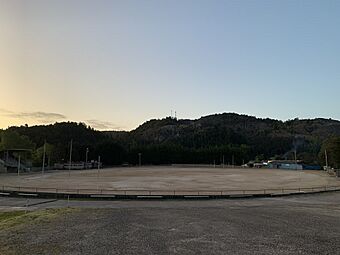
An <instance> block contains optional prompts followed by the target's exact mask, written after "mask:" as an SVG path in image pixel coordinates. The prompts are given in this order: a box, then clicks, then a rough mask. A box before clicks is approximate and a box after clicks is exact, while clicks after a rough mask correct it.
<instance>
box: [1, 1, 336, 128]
mask: <svg viewBox="0 0 340 255" xmlns="http://www.w3.org/2000/svg"><path fill="white" fill-rule="evenodd" d="M339 28H340V1H336V0H334V1H327V0H319V1H313V0H305V1H299V0H286V1H276V0H272V1H269V0H256V1H254V0H242V1H236V0H235V1H232V0H224V1H223V0H218V1H215V0H204V1H202V0H192V1H190V0H181V1H179V0H171V1H167V0H147V1H143V0H136V1H129V0H122V1H114V0H112V1H109V0H107V1H106V0H97V1H95V0H93V1H87V0H30V1H27V0H20V1H19V0H0V128H6V127H8V126H11V125H23V124H28V125H35V124H48V123H54V122H56V121H58V122H60V121H77V122H80V121H81V122H85V123H87V124H89V125H91V126H92V127H94V128H96V129H99V130H108V129H114V130H132V129H134V128H136V127H137V126H138V125H140V124H142V123H143V122H145V121H146V120H149V119H153V118H164V117H166V116H170V114H171V111H176V112H177V117H178V118H191V119H195V118H199V117H201V116H204V115H208V114H214V113H221V112H236V113H242V114H249V115H253V116H257V117H262V118H266V117H269V118H275V119H281V120H287V119H293V118H296V117H298V118H317V117H323V118H333V119H340V100H339V95H340V29H339Z"/></svg>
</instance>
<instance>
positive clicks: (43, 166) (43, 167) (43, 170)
mask: <svg viewBox="0 0 340 255" xmlns="http://www.w3.org/2000/svg"><path fill="white" fill-rule="evenodd" d="M45 155H46V141H45V142H44V153H43V164H42V169H41V172H42V174H44V172H45Z"/></svg>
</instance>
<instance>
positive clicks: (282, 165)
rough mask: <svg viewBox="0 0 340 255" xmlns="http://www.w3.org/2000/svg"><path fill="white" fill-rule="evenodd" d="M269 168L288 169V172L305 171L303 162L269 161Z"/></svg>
mask: <svg viewBox="0 0 340 255" xmlns="http://www.w3.org/2000/svg"><path fill="white" fill-rule="evenodd" d="M268 168H272V169H286V170H303V169H304V168H303V164H302V161H301V160H296V161H295V160H270V161H268Z"/></svg>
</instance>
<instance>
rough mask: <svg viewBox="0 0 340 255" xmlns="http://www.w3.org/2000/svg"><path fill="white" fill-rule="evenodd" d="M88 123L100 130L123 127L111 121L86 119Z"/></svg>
mask: <svg viewBox="0 0 340 255" xmlns="http://www.w3.org/2000/svg"><path fill="white" fill-rule="evenodd" d="M85 122H86V123H87V124H89V125H90V126H91V127H92V128H94V129H99V130H121V129H122V127H118V126H116V125H115V124H114V123H112V122H109V121H101V120H86V121H85Z"/></svg>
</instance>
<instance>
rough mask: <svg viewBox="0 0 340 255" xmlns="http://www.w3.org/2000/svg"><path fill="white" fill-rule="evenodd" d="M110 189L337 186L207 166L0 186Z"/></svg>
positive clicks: (11, 178)
mask: <svg viewBox="0 0 340 255" xmlns="http://www.w3.org/2000/svg"><path fill="white" fill-rule="evenodd" d="M3 185H6V186H16V187H18V186H20V187H39V188H56V189H111V190H169V191H170V190H261V189H281V188H309V187H324V186H337V185H340V181H339V180H338V179H337V178H334V177H330V176H328V175H327V173H325V172H323V171H292V170H278V169H248V168H243V169H241V168H237V169H236V168H221V167H218V168H217V167H216V168H206V167H172V166H168V167H165V166H164V167H163V166H151V167H125V168H124V167H117V168H107V169H100V170H99V171H98V170H83V171H70V172H68V171H52V172H47V173H45V174H41V173H30V174H22V175H20V176H17V175H16V174H3V175H0V186H3Z"/></svg>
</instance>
